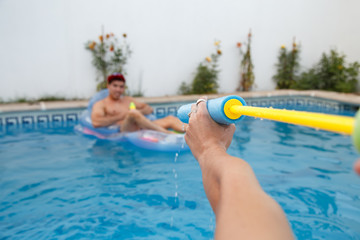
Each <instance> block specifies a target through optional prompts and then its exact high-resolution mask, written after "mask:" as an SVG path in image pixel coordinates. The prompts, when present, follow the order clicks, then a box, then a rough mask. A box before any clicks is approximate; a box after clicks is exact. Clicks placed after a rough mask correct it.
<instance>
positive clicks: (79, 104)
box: [0, 90, 360, 113]
mask: <svg viewBox="0 0 360 240" xmlns="http://www.w3.org/2000/svg"><path fill="white" fill-rule="evenodd" d="M227 95H238V96H240V97H242V98H245V99H246V98H261V97H281V96H307V97H316V98H323V99H328V100H333V101H338V102H341V103H346V104H351V105H356V106H360V95H356V94H352V93H338V92H329V91H320V90H307V91H299V90H274V91H254V92H233V93H221V94H208V95H207V96H208V98H209V99H210V98H217V97H222V96H227ZM201 96H203V95H178V96H162V97H138V98H136V99H137V100H139V101H142V102H146V103H149V104H162V103H174V102H191V101H196V100H197V99H199V98H200V97H201ZM87 105H88V100H78V101H50V102H35V103H10V104H0V113H11V112H23V111H39V110H40V111H44V110H58V109H77V108H86V107H87Z"/></svg>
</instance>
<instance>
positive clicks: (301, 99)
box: [0, 96, 359, 128]
mask: <svg viewBox="0 0 360 240" xmlns="http://www.w3.org/2000/svg"><path fill="white" fill-rule="evenodd" d="M245 101H246V103H247V105H249V106H256V107H270V106H271V107H274V108H286V109H297V110H302V109H304V110H308V111H321V110H326V111H331V112H334V113H340V112H342V111H349V112H350V111H355V110H357V109H358V108H359V106H358V105H351V104H346V103H341V102H337V101H334V100H327V99H322V98H314V97H308V96H274V97H259V98H249V99H245ZM186 103H188V102H186ZM186 103H184V102H177V103H163V104H151V106H152V107H153V109H154V113H155V114H156V116H157V117H165V116H167V115H175V116H176V113H177V110H178V108H179V107H180V106H181V105H182V104H186ZM83 110H84V109H83V108H81V109H64V110H49V111H34V112H16V113H0V128H4V127H9V126H22V125H23V126H32V125H35V124H40V125H42V126H44V127H46V126H50V125H51V124H50V123H52V124H53V125H59V124H65V125H66V124H68V125H74V124H77V122H78V120H79V118H80V115H81V113H82V111H83Z"/></svg>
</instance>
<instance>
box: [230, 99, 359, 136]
mask: <svg viewBox="0 0 360 240" xmlns="http://www.w3.org/2000/svg"><path fill="white" fill-rule="evenodd" d="M230 111H231V112H232V113H236V114H241V115H246V116H251V117H256V118H262V119H269V120H275V121H279V122H285V123H291V124H296V125H301V126H306V127H312V128H316V129H321V130H326V131H332V132H338V133H343V134H347V135H351V134H352V133H353V130H354V122H355V119H354V118H353V117H346V116H338V115H330V114H323V113H313V112H302V111H294V110H283V109H273V108H262V107H250V106H239V105H234V106H232V107H231V108H230Z"/></svg>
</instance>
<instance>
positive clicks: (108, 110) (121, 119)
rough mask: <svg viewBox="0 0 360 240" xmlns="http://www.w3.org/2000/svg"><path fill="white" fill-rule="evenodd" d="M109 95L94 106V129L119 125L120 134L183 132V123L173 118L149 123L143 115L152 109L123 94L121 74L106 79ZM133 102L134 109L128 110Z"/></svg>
mask: <svg viewBox="0 0 360 240" xmlns="http://www.w3.org/2000/svg"><path fill="white" fill-rule="evenodd" d="M108 90H109V95H108V96H107V97H106V98H105V99H103V100H101V101H98V102H97V103H95V104H94V106H93V109H92V114H91V120H92V124H93V126H94V127H106V126H110V125H114V124H116V125H119V126H120V129H121V131H122V132H133V131H137V130H140V129H150V130H155V131H160V132H164V133H172V132H170V131H168V130H167V129H169V128H172V129H173V130H175V131H177V132H184V130H183V129H184V127H183V123H182V122H181V121H180V120H179V119H178V118H176V117H174V116H167V117H165V118H162V119H157V120H155V121H150V120H149V119H147V118H146V117H145V116H144V115H147V114H151V113H152V112H153V109H152V107H150V106H149V105H148V104H146V103H142V102H138V101H136V100H135V99H134V98H132V97H129V96H123V94H124V92H125V78H124V76H123V75H122V74H119V73H114V74H112V75H110V76H109V77H108ZM131 102H133V103H134V104H135V106H136V109H129V106H130V103H131Z"/></svg>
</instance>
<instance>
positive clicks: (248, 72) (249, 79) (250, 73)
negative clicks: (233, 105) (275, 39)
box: [236, 31, 255, 91]
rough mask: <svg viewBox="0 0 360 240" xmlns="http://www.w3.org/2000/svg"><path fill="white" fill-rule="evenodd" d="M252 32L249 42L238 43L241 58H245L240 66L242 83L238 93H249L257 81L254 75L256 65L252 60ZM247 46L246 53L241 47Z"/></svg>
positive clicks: (249, 35)
mask: <svg viewBox="0 0 360 240" xmlns="http://www.w3.org/2000/svg"><path fill="white" fill-rule="evenodd" d="M251 37H252V34H251V31H250V32H249V34H248V42H247V43H246V42H245V43H244V44H242V43H241V42H238V43H237V47H238V48H239V49H240V56H243V58H242V60H241V64H240V76H241V77H240V82H239V86H238V87H237V88H236V90H237V91H241V90H242V91H249V90H251V88H252V86H253V84H254V81H255V75H254V65H253V63H252V58H251ZM242 45H245V46H246V51H245V52H243V50H242V48H241V46H242Z"/></svg>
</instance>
